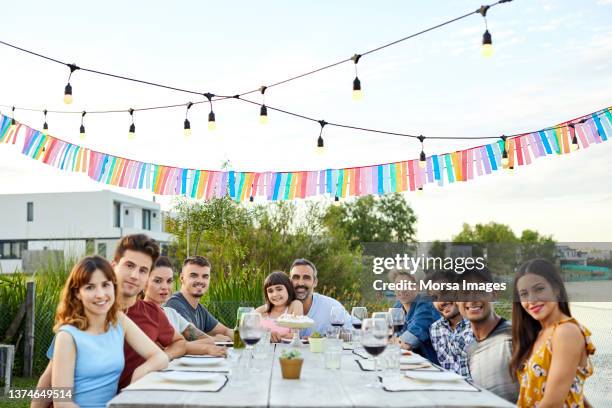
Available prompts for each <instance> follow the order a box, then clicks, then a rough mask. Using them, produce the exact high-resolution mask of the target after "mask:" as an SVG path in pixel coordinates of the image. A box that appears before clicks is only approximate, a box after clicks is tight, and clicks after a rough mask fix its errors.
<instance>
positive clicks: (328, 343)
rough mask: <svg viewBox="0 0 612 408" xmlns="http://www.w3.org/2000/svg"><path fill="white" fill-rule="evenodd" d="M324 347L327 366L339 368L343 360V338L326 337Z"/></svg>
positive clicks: (334, 368)
mask: <svg viewBox="0 0 612 408" xmlns="http://www.w3.org/2000/svg"><path fill="white" fill-rule="evenodd" d="M324 347H325V352H324V353H323V358H324V361H325V368H328V369H331V370H339V369H340V366H341V362H342V340H339V339H334V338H326V339H325V345H324Z"/></svg>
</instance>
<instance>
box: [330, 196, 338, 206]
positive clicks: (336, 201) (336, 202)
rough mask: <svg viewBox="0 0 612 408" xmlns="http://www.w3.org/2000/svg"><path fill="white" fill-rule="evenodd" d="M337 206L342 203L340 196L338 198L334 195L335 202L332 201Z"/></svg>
mask: <svg viewBox="0 0 612 408" xmlns="http://www.w3.org/2000/svg"><path fill="white" fill-rule="evenodd" d="M332 204H333V205H334V206H335V207H338V206H339V205H340V198H338V196H335V197H334V202H333V203H332Z"/></svg>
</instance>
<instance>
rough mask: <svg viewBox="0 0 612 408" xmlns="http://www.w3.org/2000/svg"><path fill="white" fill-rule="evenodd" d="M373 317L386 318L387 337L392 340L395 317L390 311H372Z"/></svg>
mask: <svg viewBox="0 0 612 408" xmlns="http://www.w3.org/2000/svg"><path fill="white" fill-rule="evenodd" d="M372 319H384V320H385V322H386V323H387V337H388V340H391V338H392V337H393V318H392V317H391V313H389V312H375V313H372Z"/></svg>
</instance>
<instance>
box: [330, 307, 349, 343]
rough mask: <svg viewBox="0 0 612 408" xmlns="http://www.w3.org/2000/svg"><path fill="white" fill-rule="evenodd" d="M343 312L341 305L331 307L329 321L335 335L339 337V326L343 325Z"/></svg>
mask: <svg viewBox="0 0 612 408" xmlns="http://www.w3.org/2000/svg"><path fill="white" fill-rule="evenodd" d="M345 314H346V312H345V311H344V308H343V307H341V306H334V307H332V309H331V313H330V317H329V322H330V323H331V325H332V326H333V327H334V329H335V334H336V337H339V335H340V328H342V326H344V320H345Z"/></svg>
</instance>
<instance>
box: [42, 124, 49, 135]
mask: <svg viewBox="0 0 612 408" xmlns="http://www.w3.org/2000/svg"><path fill="white" fill-rule="evenodd" d="M47 133H49V125H48V124H47V122H45V123H43V135H47Z"/></svg>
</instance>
